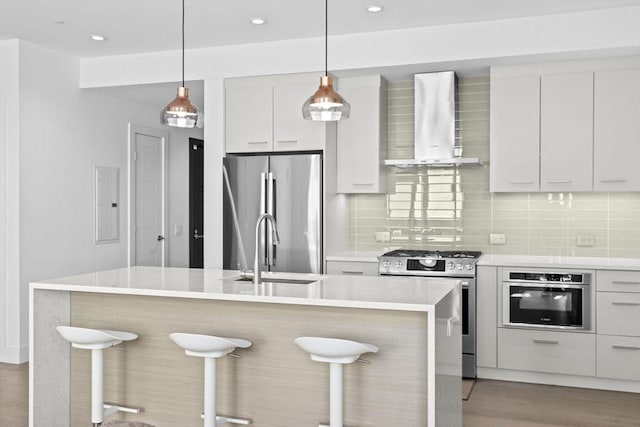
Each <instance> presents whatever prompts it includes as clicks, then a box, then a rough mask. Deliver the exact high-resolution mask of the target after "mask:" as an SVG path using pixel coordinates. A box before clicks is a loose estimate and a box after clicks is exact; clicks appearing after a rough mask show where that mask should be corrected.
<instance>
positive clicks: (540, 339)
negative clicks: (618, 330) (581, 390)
mask: <svg viewBox="0 0 640 427" xmlns="http://www.w3.org/2000/svg"><path fill="white" fill-rule="evenodd" d="M498 368H500V369H516V370H521V371H534V372H549V373H554V374H568V375H587V376H594V375H595V374H596V337H595V335H594V334H581V333H572V332H549V331H530V330H526V329H506V328H498Z"/></svg>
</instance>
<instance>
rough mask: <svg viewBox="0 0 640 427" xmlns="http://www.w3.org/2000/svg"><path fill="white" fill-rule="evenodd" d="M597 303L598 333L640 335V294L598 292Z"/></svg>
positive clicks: (639, 361)
mask: <svg viewBox="0 0 640 427" xmlns="http://www.w3.org/2000/svg"><path fill="white" fill-rule="evenodd" d="M597 304H598V306H597V307H598V316H597V317H598V323H597V325H598V326H597V330H598V334H603V335H626V336H636V337H640V294H635V293H625V292H598V296H597ZM638 363H640V360H638Z"/></svg>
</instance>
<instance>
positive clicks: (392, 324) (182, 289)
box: [29, 267, 462, 427]
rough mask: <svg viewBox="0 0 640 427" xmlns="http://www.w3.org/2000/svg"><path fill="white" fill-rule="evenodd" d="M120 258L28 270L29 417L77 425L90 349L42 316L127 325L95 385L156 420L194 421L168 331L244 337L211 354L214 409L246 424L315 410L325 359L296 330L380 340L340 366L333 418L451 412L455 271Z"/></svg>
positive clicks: (418, 420)
mask: <svg viewBox="0 0 640 427" xmlns="http://www.w3.org/2000/svg"><path fill="white" fill-rule="evenodd" d="M263 282H264V283H263V284H261V285H254V284H253V283H251V281H247V280H242V277H241V274H240V273H239V272H237V271H224V270H202V269H181V268H159V267H131V268H122V269H117V270H109V271H104V272H97V273H89V274H83V275H78V276H72V277H66V278H60V279H54V280H47V281H41V282H38V283H32V284H31V290H30V309H31V310H30V313H31V314H30V352H31V354H30V360H31V364H30V408H29V411H30V416H29V419H30V426H31V427H44V426H51V425H60V426H62V425H65V426H76V425H86V423H87V420H88V419H89V415H88V414H89V408H90V404H89V400H90V393H89V380H90V357H89V355H88V354H87V353H89V352H86V351H82V350H76V349H71V348H70V346H69V344H68V343H67V342H66V341H64V340H63V339H62V338H61V337H60V336H59V334H58V333H57V331H56V330H55V327H56V326H58V325H73V326H82V327H88V328H101V329H112V330H123V331H129V332H133V333H136V334H138V335H139V339H138V340H136V341H132V342H128V343H126V345H123V347H124V350H123V351H117V350H108V351H106V352H105V399H106V400H107V401H112V402H115V403H119V404H123V405H127V406H135V407H141V408H142V411H141V412H140V413H139V414H135V415H134V414H127V415H126V416H118V417H119V418H121V419H127V420H130V421H134V420H141V421H145V422H147V423H150V424H153V425H155V426H157V427H169V426H176V425H180V426H183V427H188V426H200V425H202V421H201V420H200V416H199V415H200V413H201V411H202V381H203V380H202V361H201V360H199V358H193V357H186V356H185V355H184V352H183V351H182V350H181V349H179V348H178V347H177V346H175V345H174V344H173V343H172V342H171V341H170V340H169V338H168V336H169V334H170V333H172V332H190V333H200V334H210V335H220V336H234V337H239V338H245V339H248V340H250V341H252V342H253V345H252V347H250V348H249V349H246V350H239V351H238V352H237V353H238V354H239V355H240V358H237V359H235V358H223V359H221V361H220V368H219V377H218V399H219V408H220V409H219V411H220V413H232V414H234V415H236V416H240V417H244V418H250V419H252V420H253V423H254V425H259V426H263V427H270V426H272V427H283V426H291V427H293V426H302V425H317V424H318V423H319V422H323V421H326V420H327V419H328V369H327V366H325V364H324V363H317V362H313V361H311V360H310V359H309V357H308V355H307V354H306V353H304V352H302V351H301V350H300V349H298V348H297V347H296V346H295V345H294V344H293V340H294V339H295V338H296V337H298V336H327V337H336V338H345V339H352V340H356V341H361V342H369V343H372V344H375V345H377V346H378V347H380V351H379V353H377V354H368V355H365V356H364V357H365V358H366V359H367V360H369V361H370V362H371V363H370V364H361V363H354V364H351V365H348V366H347V367H346V368H345V378H344V387H345V395H344V401H345V402H344V405H345V406H344V416H345V424H346V425H356V426H360V427H365V426H383V425H384V426H387V425H394V426H407V427H416V426H429V427H433V426H453V427H455V426H461V425H462V416H461V397H460V373H461V357H460V353H461V332H462V331H461V329H462V326H461V325H462V319H461V318H460V294H459V292H460V284H459V282H458V281H457V280H452V279H447V280H442V279H424V278H406V277H350V276H324V275H305V274H282V273H281V274H269V273H266V274H264V275H263Z"/></svg>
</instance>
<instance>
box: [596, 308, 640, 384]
mask: <svg viewBox="0 0 640 427" xmlns="http://www.w3.org/2000/svg"><path fill="white" fill-rule="evenodd" d="M637 319H638V318H636V323H638V320H637ZM597 360H598V365H597V369H596V373H597V376H598V377H601V378H615V379H620V380H632V381H640V338H638V337H618V336H613V335H598V345H597Z"/></svg>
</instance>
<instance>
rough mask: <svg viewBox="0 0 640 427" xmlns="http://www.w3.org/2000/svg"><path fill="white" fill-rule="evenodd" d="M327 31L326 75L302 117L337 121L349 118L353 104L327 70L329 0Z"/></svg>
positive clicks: (303, 109)
mask: <svg viewBox="0 0 640 427" xmlns="http://www.w3.org/2000/svg"><path fill="white" fill-rule="evenodd" d="M324 5H325V6H324V13H325V33H324V45H325V50H324V52H325V54H324V76H322V77H320V87H318V90H317V91H316V92H315V93H314V94H313V95H311V97H309V99H307V101H306V102H305V103H304V104H303V105H302V117H304V118H305V119H306V120H316V121H325V122H326V121H336V120H344V119H348V118H349V113H351V106H350V105H349V103H348V102H347V101H345V100H344V98H343V97H342V96H340V94H339V93H338V92H337V91H336V90H335V89H334V88H333V77H331V76H329V72H328V71H327V56H328V54H327V50H328V49H327V44H328V42H327V40H328V26H329V19H328V0H325V3H324Z"/></svg>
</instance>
